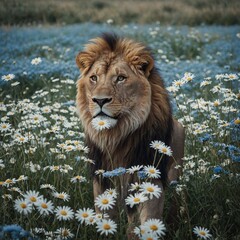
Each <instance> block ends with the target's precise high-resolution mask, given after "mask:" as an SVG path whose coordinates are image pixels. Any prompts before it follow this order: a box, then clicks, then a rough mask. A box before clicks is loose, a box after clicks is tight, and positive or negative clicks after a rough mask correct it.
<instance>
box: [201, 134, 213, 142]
mask: <svg viewBox="0 0 240 240" xmlns="http://www.w3.org/2000/svg"><path fill="white" fill-rule="evenodd" d="M210 139H212V135H211V134H209V133H206V134H205V135H204V136H203V137H199V141H200V142H202V143H204V142H207V141H209V140H210Z"/></svg>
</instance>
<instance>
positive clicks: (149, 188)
mask: <svg viewBox="0 0 240 240" xmlns="http://www.w3.org/2000/svg"><path fill="white" fill-rule="evenodd" d="M140 191H141V192H142V193H144V194H146V195H148V196H149V198H150V199H152V198H153V197H156V198H159V197H160V196H161V193H162V189H161V188H160V187H158V186H157V185H154V184H152V183H150V182H143V183H142V184H141V185H140Z"/></svg>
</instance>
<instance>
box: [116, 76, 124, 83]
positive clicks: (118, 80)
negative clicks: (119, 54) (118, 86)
mask: <svg viewBox="0 0 240 240" xmlns="http://www.w3.org/2000/svg"><path fill="white" fill-rule="evenodd" d="M125 79H126V77H125V76H123V75H119V76H118V77H117V82H122V81H124V80H125Z"/></svg>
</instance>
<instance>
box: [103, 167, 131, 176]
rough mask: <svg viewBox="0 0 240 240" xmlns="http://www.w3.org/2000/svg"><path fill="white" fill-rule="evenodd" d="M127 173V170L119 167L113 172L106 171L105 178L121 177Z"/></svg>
mask: <svg viewBox="0 0 240 240" xmlns="http://www.w3.org/2000/svg"><path fill="white" fill-rule="evenodd" d="M125 173H126V168H123V167H119V168H116V169H114V170H112V171H106V172H104V173H103V177H106V178H110V177H116V176H121V175H123V174H125Z"/></svg>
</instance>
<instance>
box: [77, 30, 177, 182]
mask: <svg viewBox="0 0 240 240" xmlns="http://www.w3.org/2000/svg"><path fill="white" fill-rule="evenodd" d="M116 56H122V58H123V59H124V60H125V61H126V62H127V63H128V64H129V66H130V68H131V69H132V70H133V71H134V72H135V73H136V74H138V75H145V76H146V78H147V79H148V81H149V83H150V86H151V106H150V111H149V115H148V117H147V119H146V121H145V122H144V123H143V124H142V125H141V126H139V127H137V128H136V127H135V126H134V119H131V118H129V119H126V118H125V119H120V120H119V124H118V127H116V128H112V129H109V130H107V131H102V132H97V131H94V130H93V129H92V127H91V124H90V122H91V119H90V116H89V112H88V110H87V107H86V106H87V104H88V99H87V96H86V93H85V86H84V85H83V84H81V81H82V79H84V76H85V75H86V74H87V72H88V71H89V70H90V69H91V67H92V65H93V64H94V62H95V61H97V60H98V59H100V58H104V59H105V61H106V65H110V64H111V62H112V61H113V60H114V59H115V58H116ZM76 62H77V65H78V66H79V68H80V70H81V73H82V75H81V78H80V80H79V81H78V85H77V87H78V94H77V109H78V111H79V115H80V118H81V120H82V123H83V127H84V129H85V134H86V144H87V145H88V146H89V148H90V152H89V157H90V158H91V159H93V160H95V161H96V164H95V165H94V169H93V173H94V171H95V170H97V169H105V170H112V169H114V168H117V167H130V166H133V165H141V164H143V165H151V164H152V163H153V159H154V154H155V151H154V150H153V149H150V142H151V141H153V140H161V141H163V142H165V143H166V144H167V145H169V144H170V141H171V135H172V128H173V119H172V113H171V106H170V102H169V98H168V95H167V92H166V90H165V88H164V84H163V81H162V79H161V77H160V75H159V73H158V71H157V69H156V67H155V66H154V61H153V57H152V55H151V53H150V51H149V49H148V48H147V47H145V46H144V45H143V44H141V43H137V42H134V41H132V40H128V39H121V38H118V37H117V36H116V35H109V34H105V35H103V36H102V37H101V38H97V39H95V40H93V41H92V42H91V43H89V44H87V45H86V47H85V50H84V51H83V52H81V53H80V55H78V56H77V59H76ZM139 108H141V106H139ZM142 111H144V109H142ZM133 117H134V116H133ZM136 121H137V120H136ZM127 126H129V127H127ZM167 160H168V158H167V157H165V158H164V159H162V161H161V166H159V168H160V170H161V172H162V180H164V178H165V177H166V172H165V168H166V163H167Z"/></svg>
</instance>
